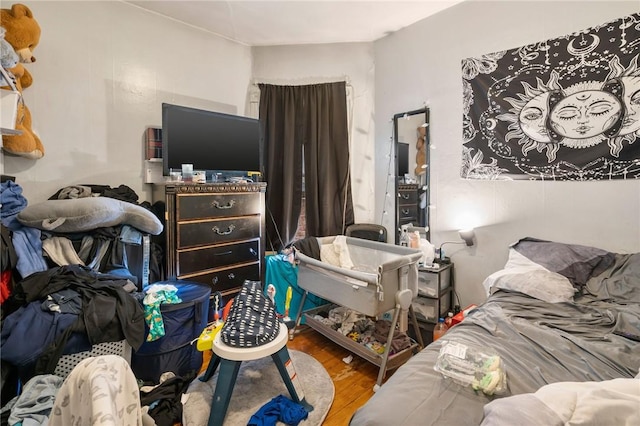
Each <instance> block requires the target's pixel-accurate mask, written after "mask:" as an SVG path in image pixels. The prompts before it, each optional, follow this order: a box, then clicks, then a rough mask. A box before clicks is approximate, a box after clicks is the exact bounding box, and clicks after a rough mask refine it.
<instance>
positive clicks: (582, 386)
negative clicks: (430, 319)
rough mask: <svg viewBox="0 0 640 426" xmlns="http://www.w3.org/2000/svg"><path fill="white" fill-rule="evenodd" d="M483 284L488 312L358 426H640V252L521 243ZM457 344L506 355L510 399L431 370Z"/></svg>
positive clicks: (377, 399)
mask: <svg viewBox="0 0 640 426" xmlns="http://www.w3.org/2000/svg"><path fill="white" fill-rule="evenodd" d="M483 285H484V286H485V288H486V289H487V290H488V292H489V293H490V295H489V297H488V298H487V301H486V302H485V303H483V304H482V305H481V306H480V307H478V308H476V309H474V310H473V311H471V312H470V313H469V314H468V316H467V317H466V318H465V319H464V320H463V321H462V322H461V323H459V324H457V325H455V326H454V327H453V328H452V329H450V330H449V331H448V332H447V334H445V335H444V336H443V337H442V338H440V339H439V340H437V341H435V342H433V343H432V344H430V345H429V346H427V347H426V348H425V349H424V350H422V351H421V352H420V353H418V354H417V355H415V356H414V357H413V358H411V359H410V360H409V361H408V362H407V363H406V364H404V365H403V366H401V367H400V368H399V369H398V370H397V371H396V372H395V373H394V374H393V375H392V376H391V377H390V378H389V379H388V380H387V382H386V383H384V384H383V385H382V387H381V388H380V389H379V390H378V391H377V392H376V393H375V394H374V395H373V397H372V398H371V399H370V400H369V401H368V402H367V403H366V404H365V405H364V406H362V407H361V408H360V409H358V410H357V411H356V413H355V414H354V415H353V417H352V419H351V423H350V424H351V425H352V426H358V425H368V426H372V425H390V424H394V425H400V424H405V425H418V424H419V425H443V424H448V425H479V424H483V425H484V424H486V425H491V424H509V423H511V424H514V421H515V420H514V419H518V421H517V422H515V423H517V424H520V425H522V424H548V425H551V424H565V423H569V422H571V421H572V419H573V421H575V420H576V419H581V421H584V422H585V423H591V424H597V423H598V422H600V424H634V422H635V424H640V422H638V421H640V408H639V407H640V375H638V370H639V367H640V253H633V254H619V253H612V252H608V251H605V250H600V249H597V248H594V247H586V246H580V245H572V244H564V243H557V242H552V241H543V240H538V239H534V238H524V239H522V240H520V241H518V242H516V243H515V244H513V245H512V246H510V247H509V259H508V261H507V264H506V265H505V267H504V269H503V270H500V271H498V272H496V273H494V274H492V275H491V276H489V277H488V278H487V279H486V280H485V281H484V283H483ZM451 344H462V345H465V346H466V347H467V348H470V350H472V351H476V352H478V353H486V354H493V355H497V356H499V357H500V360H501V362H502V368H503V371H504V373H505V376H506V378H505V387H504V389H503V390H502V391H501V392H496V393H493V394H486V393H484V392H482V391H480V390H474V389H473V388H472V386H469V385H467V384H465V383H463V382H462V381H459V380H456V379H454V378H451V377H445V375H444V374H443V373H442V372H441V371H436V370H435V369H434V366H435V365H436V363H438V362H439V361H440V360H441V359H442V358H441V357H442V356H443V352H444V351H441V349H443V348H444V347H445V346H447V345H451ZM575 382H580V383H579V384H576V383H575ZM592 388H595V390H593V389H592ZM554 404H555V406H554ZM545 416H549V417H548V418H547V417H545ZM509 419H510V420H509ZM598 419H599V420H598ZM602 419H607V421H605V422H604V423H603V422H602ZM576 423H577V422H576ZM572 424H573V423H572Z"/></svg>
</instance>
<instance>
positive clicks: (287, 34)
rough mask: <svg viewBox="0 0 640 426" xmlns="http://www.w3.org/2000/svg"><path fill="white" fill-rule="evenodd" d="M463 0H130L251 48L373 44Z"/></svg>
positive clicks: (134, 3)
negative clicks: (323, 44)
mask: <svg viewBox="0 0 640 426" xmlns="http://www.w3.org/2000/svg"><path fill="white" fill-rule="evenodd" d="M462 1H463V0H409V1H402V0H399V1H392V0H391V1H380V0H373V1H361V0H333V1H329V0H297V1H270V0H257V1H243V0H232V1H223V0H199V1H189V0H187V1H171V0H160V1H156V0H145V1H126V3H130V4H133V5H135V6H137V7H140V8H143V9H146V10H149V11H152V12H155V13H158V14H160V15H164V16H167V17H170V18H172V19H175V20H177V21H180V22H184V23H186V24H189V25H192V26H194V27H197V28H201V29H203V30H206V31H209V32H211V33H214V34H216V35H219V36H221V37H224V38H227V39H229V40H233V41H236V42H238V43H242V44H245V45H248V46H278V45H291V44H318V43H345V42H370V41H374V40H377V39H379V38H381V37H384V36H386V35H388V34H391V33H393V32H395V31H397V30H399V29H401V28H404V27H407V26H409V25H411V24H413V23H415V22H417V21H420V20H422V19H424V18H426V17H428V16H430V15H433V14H435V13H438V12H440V11H442V10H444V9H446V8H448V7H451V6H453V5H455V4H457V3H461V2H462Z"/></svg>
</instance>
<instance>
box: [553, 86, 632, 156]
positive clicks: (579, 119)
mask: <svg viewBox="0 0 640 426" xmlns="http://www.w3.org/2000/svg"><path fill="white" fill-rule="evenodd" d="M602 87H603V84H602V83H601V82H596V81H583V82H580V83H577V84H574V85H573V86H571V87H568V88H566V89H564V90H563V93H562V94H561V95H560V96H558V98H554V96H552V97H551V98H550V100H549V104H550V111H549V127H550V128H551V129H552V130H553V131H554V132H555V133H556V134H557V135H558V136H559V143H560V144H561V145H565V146H567V147H569V148H589V147H592V146H595V145H598V144H599V143H601V142H603V141H604V140H605V139H607V134H606V132H607V131H608V130H610V129H612V128H613V127H614V125H616V123H618V121H619V120H620V119H621V116H622V104H621V103H620V101H619V99H618V98H617V97H616V96H615V95H614V94H613V93H609V92H607V91H604V90H602ZM618 128H619V126H618Z"/></svg>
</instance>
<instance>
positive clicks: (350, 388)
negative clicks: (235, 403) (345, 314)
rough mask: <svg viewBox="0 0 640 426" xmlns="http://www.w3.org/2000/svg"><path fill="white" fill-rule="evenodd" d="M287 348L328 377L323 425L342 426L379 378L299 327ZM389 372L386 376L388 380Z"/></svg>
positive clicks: (358, 361)
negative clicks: (330, 393) (331, 390)
mask: <svg viewBox="0 0 640 426" xmlns="http://www.w3.org/2000/svg"><path fill="white" fill-rule="evenodd" d="M298 330H299V331H298V333H297V334H296V336H295V337H294V339H293V340H289V342H288V343H287V347H288V348H289V349H295V350H298V351H300V352H304V353H306V354H308V355H311V356H312V357H314V358H315V359H317V360H318V361H319V362H320V363H322V365H323V366H324V368H325V369H326V370H327V372H328V373H329V376H331V379H332V380H333V385H334V387H335V395H334V398H333V404H332V405H331V409H330V410H329V413H328V414H327V417H326V418H325V421H324V423H323V425H325V426H345V425H348V424H349V420H350V419H351V416H352V415H353V413H354V412H355V411H356V410H357V409H358V408H359V407H361V406H362V405H363V404H364V403H365V402H367V400H368V399H369V398H371V396H372V395H373V386H374V385H375V383H376V380H377V378H378V367H377V366H375V365H373V364H372V363H370V362H368V361H365V360H364V359H362V358H360V357H358V356H356V355H354V356H353V360H352V361H351V363H350V364H346V363H345V362H344V361H343V360H342V359H343V358H345V357H347V356H349V355H350V354H351V353H350V352H349V351H348V350H346V349H344V348H343V347H342V346H340V345H337V344H335V343H333V342H332V341H331V340H329V339H327V338H326V337H324V336H323V335H322V334H320V333H318V332H316V331H315V330H312V329H310V328H308V327H306V326H301V327H300V328H299V329H298ZM208 354H210V352H208V353H207V352H205V354H204V355H205V358H204V363H203V366H202V371H204V370H206V368H207V365H208V361H209V358H210V355H208ZM391 374H392V372H388V373H387V377H389V376H390V375H391Z"/></svg>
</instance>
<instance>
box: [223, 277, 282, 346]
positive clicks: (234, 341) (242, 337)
mask: <svg viewBox="0 0 640 426" xmlns="http://www.w3.org/2000/svg"><path fill="white" fill-rule="evenodd" d="M279 332H280V321H279V320H278V318H277V317H276V310H275V306H274V305H273V302H272V301H271V299H269V298H268V297H267V296H265V295H264V293H263V291H262V286H261V285H260V282H259V281H249V280H246V281H245V282H244V284H243V285H242V289H240V293H238V295H237V296H236V297H235V298H234V300H233V305H232V306H231V310H230V311H229V315H228V316H227V319H226V321H225V323H224V325H223V326H222V330H220V339H221V340H222V342H223V343H225V344H227V345H229V346H235V347H240V348H252V347H255V346H262V345H264V344H267V343H269V342H271V341H272V340H274V339H275V338H276V337H277V336H278V333H279Z"/></svg>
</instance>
